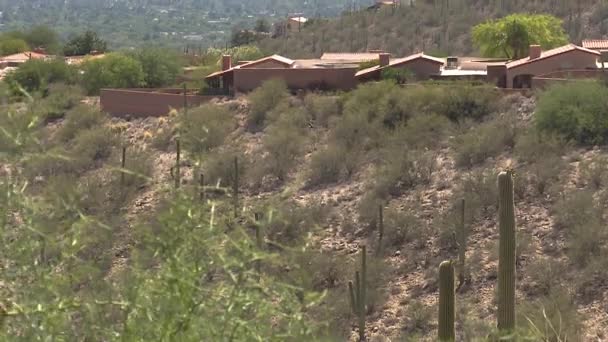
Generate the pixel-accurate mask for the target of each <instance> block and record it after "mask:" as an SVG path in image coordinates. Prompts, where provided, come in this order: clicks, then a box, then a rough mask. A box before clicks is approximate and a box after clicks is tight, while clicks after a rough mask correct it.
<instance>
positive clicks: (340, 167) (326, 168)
mask: <svg viewBox="0 0 608 342" xmlns="http://www.w3.org/2000/svg"><path fill="white" fill-rule="evenodd" d="M345 158H347V151H346V149H345V148H344V147H343V146H341V145H335V144H332V145H329V146H327V147H326V148H325V149H323V150H320V151H317V152H316V153H314V154H313V155H312V157H311V160H310V168H309V170H310V174H309V176H308V186H317V185H322V184H331V183H335V182H337V181H339V180H340V178H341V176H342V174H343V173H344V159H345Z"/></svg>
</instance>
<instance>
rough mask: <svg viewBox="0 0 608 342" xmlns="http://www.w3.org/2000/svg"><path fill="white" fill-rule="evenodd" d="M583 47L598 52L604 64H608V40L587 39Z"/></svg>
mask: <svg viewBox="0 0 608 342" xmlns="http://www.w3.org/2000/svg"><path fill="white" fill-rule="evenodd" d="M581 46H582V47H584V48H585V49H589V50H593V51H597V52H599V53H601V54H602V59H601V60H602V62H604V63H605V62H608V40H606V39H585V40H583V42H582V44H581Z"/></svg>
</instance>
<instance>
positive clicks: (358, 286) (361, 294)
mask: <svg viewBox="0 0 608 342" xmlns="http://www.w3.org/2000/svg"><path fill="white" fill-rule="evenodd" d="M366 291H367V248H366V246H365V245H363V246H361V272H359V271H356V272H355V284H354V287H353V282H352V281H349V282H348V293H349V296H350V306H351V308H352V310H353V313H354V314H355V315H357V322H358V325H359V341H365V316H366V313H367V312H366V311H367V310H366V306H365V303H366V302H367V297H366V295H367V293H366Z"/></svg>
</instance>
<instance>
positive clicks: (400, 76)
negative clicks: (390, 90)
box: [381, 68, 415, 84]
mask: <svg viewBox="0 0 608 342" xmlns="http://www.w3.org/2000/svg"><path fill="white" fill-rule="evenodd" d="M381 77H382V79H383V80H392V81H394V82H395V83H397V84H404V83H407V82H409V81H410V80H413V79H415V74H414V73H413V72H412V71H411V70H410V69H408V68H386V69H384V70H382V73H381Z"/></svg>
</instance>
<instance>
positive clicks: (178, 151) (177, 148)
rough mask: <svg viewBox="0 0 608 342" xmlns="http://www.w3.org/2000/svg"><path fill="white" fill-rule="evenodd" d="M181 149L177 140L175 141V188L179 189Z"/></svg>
mask: <svg viewBox="0 0 608 342" xmlns="http://www.w3.org/2000/svg"><path fill="white" fill-rule="evenodd" d="M181 153H182V149H181V146H180V143H179V138H178V139H176V140H175V174H174V176H173V177H174V179H175V188H176V189H179V186H180V185H181V182H182V180H181V170H180V158H181Z"/></svg>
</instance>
